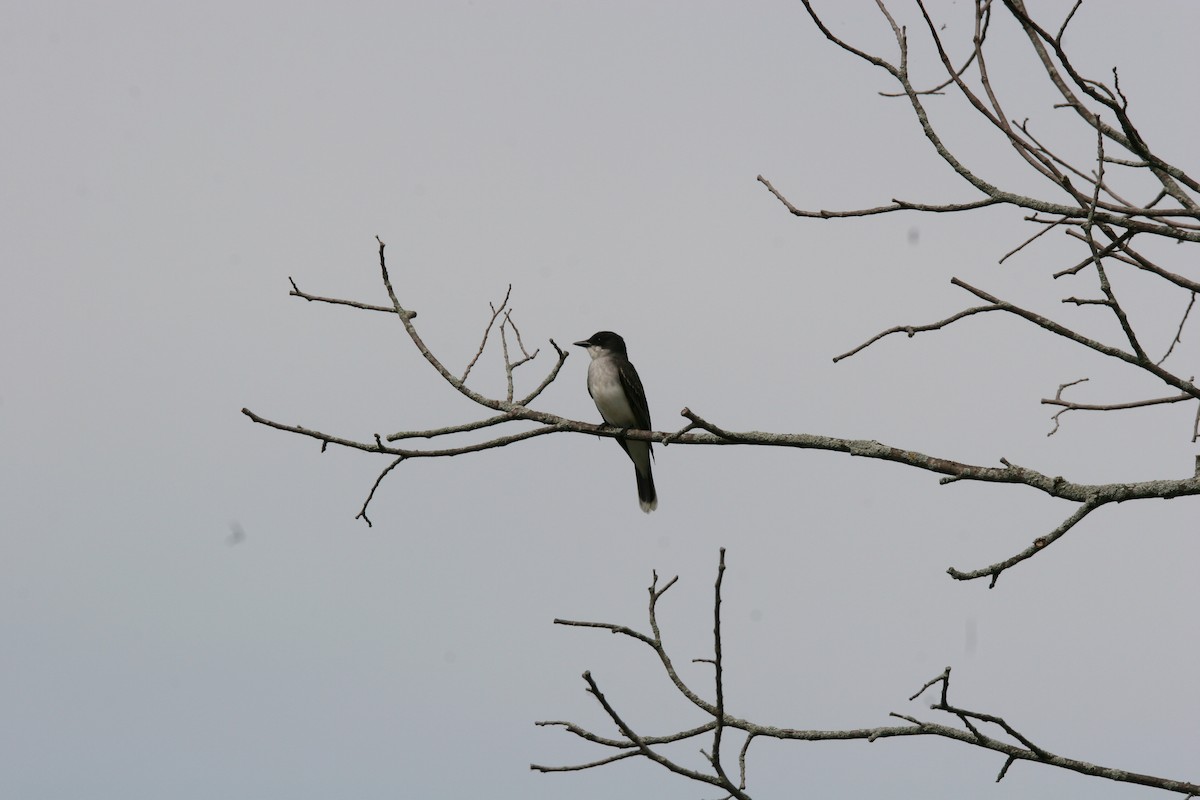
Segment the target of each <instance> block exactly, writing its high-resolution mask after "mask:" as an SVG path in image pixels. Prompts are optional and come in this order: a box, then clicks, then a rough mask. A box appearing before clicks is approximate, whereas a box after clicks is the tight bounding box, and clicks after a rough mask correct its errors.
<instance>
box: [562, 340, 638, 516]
mask: <svg viewBox="0 0 1200 800" xmlns="http://www.w3.org/2000/svg"><path fill="white" fill-rule="evenodd" d="M575 344H576V346H578V347H584V348H587V351H588V355H590V356H591V357H592V362H591V363H590V364H588V374H587V387H588V394H590V395H591V396H592V400H594V401H595V403H596V408H597V409H598V410H599V411H600V416H601V417H603V418H604V421H605V422H607V423H608V424H609V425H612V426H614V427H617V428H626V429H632V430H638V431H648V430H651V427H650V406H649V405H648V404H647V403H646V390H645V389H643V388H642V379H641V378H639V377H638V374H637V370H636V369H634V368H633V364H631V363H630V362H629V355H628V353H627V352H626V351H625V340H624V339H622V338H621V337H620V336H618V335H617V334H615V333H613V332H612V331H600V332H599V333H595V334H592V338H590V339H584V340H583V341H582V342H575ZM617 444H619V445H621V449H622V450H624V451H625V453H626V455H628V456H629V459H630V460H631V461H633V467H634V472H635V474H636V475H637V487H638V503H639V504H640V505H641V507H642V511H645V512H646V513H647V514H649V513H650V512H651V511H653V510H654V509H656V508H658V495H657V494H656V493H655V491H654V474H653V472H652V471H651V469H650V459H651V457H652V455H653V453H652V451H651V444H650V442H644V441H635V440H631V439H624V438H621V439H617Z"/></svg>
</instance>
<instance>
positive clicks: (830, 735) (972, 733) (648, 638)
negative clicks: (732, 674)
mask: <svg viewBox="0 0 1200 800" xmlns="http://www.w3.org/2000/svg"><path fill="white" fill-rule="evenodd" d="M724 575H725V550H724V548H722V549H721V554H720V559H719V564H718V567H717V581H716V586H715V590H714V600H713V618H714V627H713V657H712V658H711V659H709V658H698V659H694V660H695V661H701V662H704V663H709V664H712V665H713V667H714V672H715V679H714V680H715V687H714V695H713V696H714V698H715V701H714V702H710V701H708V700H706V699H705V698H704V696H703V695H702V694H701V693H700V692H697V691H695V690H694V689H692V688H691V687H690V686H688V685H687V684H686V683H685V682H684V681H683V680H682V679H681V678H680V677H679V673H678V671H677V670H676V669H675V666H674V663H673V662H672V660H671V656H670V655H669V654H668V652H667V648H666V647H665V646H664V645H663V637H662V631H661V630H660V628H659V623H658V616H657V609H658V602H659V600H660V599H661V598H662V596H663V595H664V594H665V593H666V592H667V590H668V589H670V588H671V587H672V586H674V585H675V582H676V581H677V580H678V577H675V578H672V579H671V580H669V581H667V582H666V584H665V585H663V586H662V588H659V587H658V574H657V573H655V574H654V575H653V580H652V581H651V584H650V607H649V612H648V616H649V624H650V633H649V634H646V633H642V632H640V631H637V630H634V629H633V628H629V627H627V626H625V625H617V624H614V623H609V622H584V621H579V620H569V619H556V620H554V623H555V624H556V625H566V626H569V627H575V628H599V629H601V630H607V631H610V632H612V633H615V634H620V635H621V636H624V637H627V638H629V639H633V640H635V641H637V642H640V643H642V644H644V645H646V646H647V647H649V648H650V649H651V650H652V651H653V653H654V655H655V656H656V657H657V658H658V661H659V663H660V664H661V665H662V667H663V670H664V671H665V672H666V675H667V678H668V679H669V680H670V681H671V683H672V685H673V686H674V687H675V689H676V691H677V692H678V693H679V695H681V696H682V697H683V698H684V699H685V700H686V701H687V703H688V704H690V705H691V706H693V707H695V708H697V709H699V710H700V711H701V713H703V714H704V715H706V716H707V717H709V718H710V719H709V720H708V721H707V722H705V723H704V724H702V725H697V726H695V727H692V728H687V729H685V730H680V731H677V732H675V733H669V734H662V735H655V736H646V735H643V734H640V733H638V732H637V731H636V730H634V729H633V727H632V726H631V725H630V724H629V723H628V722H627V721H626V720H625V718H624V717H623V716H622V715H621V713H620V711H618V710H617V708H616V704H615V703H614V702H613V700H612V699H611V698H609V697H607V696H605V695H604V693H603V692H601V690H600V687H599V684H598V682H597V681H596V678H595V677H594V676H593V675H592V673H591V672H585V673H583V680H584V682H585V683H586V684H587V691H588V693H589V694H591V695H592V696H593V697H595V698H596V701H597V702H598V703H599V704H600V707H601V708H602V709H603V710H604V714H605V716H606V717H607V718H608V720H609V721H610V722H611V723H612V724H613V725H615V726H616V728H617V730H618V731H619V735H618V736H616V737H613V736H602V735H600V734H597V733H594V732H592V731H590V730H588V729H587V728H585V727H583V726H581V725H579V724H577V723H574V722H567V721H564V720H544V721H541V722H537V723H535V724H536V725H539V726H549V727H558V728H562V729H563V730H565V731H567V732H568V733H571V734H573V735H575V736H578V737H579V738H581V739H583V740H585V741H588V742H591V743H593V744H597V745H600V746H601V747H605V748H608V749H609V750H613V751H615V752H614V753H613V754H612V755H609V756H606V757H604V758H600V759H597V760H594V761H588V762H585V763H580V764H570V765H565V766H549V765H545V764H531V765H530V769H533V770H536V771H538V772H578V771H581V770H588V769H594V768H596V767H601V766H605V765H607V764H612V763H615V762H617V761H622V760H625V759H627V758H637V757H641V758H646V759H647V760H649V761H653V762H654V763H656V764H658V765H660V766H662V767H663V768H665V769H667V770H669V771H671V772H673V773H675V774H677V775H682V776H683V777H686V778H689V779H691V780H693V781H696V782H698V783H705V784H709V785H712V786H716V787H718V788H720V789H722V790H723V791H725V792H726V793H727V794H726V796H727V797H731V798H738V799H739V800H748V798H749V797H750V795H748V794H747V793H746V785H747V782H746V756H747V753H748V752H749V750H750V744H751V742H753V741H754V740H755V739H756V738H764V739H784V740H794V741H806V742H822V741H833V740H850V739H862V740H865V741H868V742H875V741H878V740H880V739H890V738H894V737H897V736H936V737H941V738H944V739H953V740H954V741H958V742H962V743H963V744H967V745H971V746H973V747H979V748H982V749H984V750H992V751H994V752H997V753H1000V754H1001V755H1003V756H1005V760H1004V764H1003V765H1002V766H1001V767H1000V771H999V774H998V775H997V776H996V780H997V781H1000V780H1002V779H1003V778H1004V776H1005V775H1007V774H1008V770H1009V768H1010V767H1011V766H1012V765H1013V764H1014V763H1016V762H1017V761H1029V762H1034V763H1038V764H1045V765H1047V766H1050V767H1057V768H1059V769H1065V770H1070V771H1072V772H1078V773H1080V774H1081V775H1090V776H1093V777H1097V778H1107V779H1108V780H1112V781H1117V782H1119V783H1131V784H1137V785H1141V786H1150V787H1154V788H1157V789H1166V790H1167V791H1170V792H1180V793H1186V794H1189V795H1194V794H1200V784H1196V783H1190V782H1188V781H1180V780H1173V779H1170V778H1162V777H1157V776H1154V775H1144V774H1141V773H1137V772H1130V771H1128V770H1123V769H1116V768H1113V767H1104V766H1100V765H1097V764H1092V763H1089V762H1087V761H1080V760H1079V759H1074V758H1067V757H1066V756H1060V755H1056V754H1055V753H1052V752H1050V751H1049V750H1047V749H1046V748H1045V747H1042V746H1040V745H1037V744H1034V743H1033V741H1032V740H1031V739H1030V738H1029V737H1028V736H1027V735H1025V734H1023V733H1021V732H1020V731H1018V730H1017V729H1016V728H1015V727H1014V726H1012V725H1010V724H1009V723H1008V722H1007V721H1006V720H1005V719H1004V718H1003V717H999V716H996V715H995V714H988V713H984V712H981V711H971V710H969V709H966V708H962V707H961V706H958V705H955V704H953V703H951V702H950V699H949V696H950V667H946V669H945V670H944V671H943V672H942V673H941V674H940V675H937V676H936V677H934V678H932V679H931V680H929V681H928V682H927V683H926V684H925V685H924V686H922V687H921V688H920V689H919V690H917V692H916V693H915V694H913V695H912V696H911V697H909V698H908V699H909V701H910V702H911V701H913V700H916V699H917V698H918V697H920V696H921V695H922V694H924V693H925V691H927V690H928V689H930V688H931V687H934V686H938V685H940V686H941V691H940V694H939V697H938V699H937V701H936V702H934V703H932V704H931V705H930V709H932V710H934V711H942V712H945V713H947V714H950V715H952V716H954V717H957V718H958V721H959V722H960V723H962V726H963V727H961V728H958V727H954V726H953V725H945V724H942V723H938V722H929V721H927V720H922V719H919V718H917V717H916V716H913V715H911V714H899V713H891V714H889V716H891V717H895V718H896V719H900V720H904V722H906V723H908V724H906V725H898V726H897V725H884V726H877V727H871V728H853V729H844V730H804V729H797V728H779V727H775V726H771V725H762V724H759V723H756V722H752V721H750V720H746V719H742V718H740V717H737V716H735V715H733V714H730V713H729V712H728V708H727V705H726V700H725V697H726V694H725V672H724V666H723V663H722V653H721V590H722V581H723V578H724ZM985 726H995V727H996V728H999V730H1000V731H1001V732H1002V733H1003V734H1004V737H999V736H997V735H996V734H992V733H989V732H987V730H986V729H985ZM734 732H735V733H736V734H738V735H741V736H742V737H743V738H742V742H741V747H740V748H739V750H738V781H737V783H734V782H733V780H732V778H731V777H730V776H729V774H728V772H727V771H726V769H725V768H724V766H723V765H722V762H721V758H720V752H721V751H720V748H721V742H722V739H723V737H724V736H725V735H726V734H727V733H734ZM705 734H711V735H712V746H711V750H709V751H707V752H706V751H704V750H701V751H700V752H701V754H702V755H703V756H704V757H705V760H706V761H707V762H708V764H709V766H710V768H711V771H709V772H701V771H699V770H694V769H691V768H689V767H686V766H683V765H682V764H680V763H679V762H678V761H677V760H675V759H673V758H671V757H669V756H667V755H665V754H664V752H663V751H662V749H661V748H662V745H669V744H674V743H677V742H682V741H686V740H689V739H693V738H695V737H697V736H703V735H705ZM1005 737H1006V738H1005Z"/></svg>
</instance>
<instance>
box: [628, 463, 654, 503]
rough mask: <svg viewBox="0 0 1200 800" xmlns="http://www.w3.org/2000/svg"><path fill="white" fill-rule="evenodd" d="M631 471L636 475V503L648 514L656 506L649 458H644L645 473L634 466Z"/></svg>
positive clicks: (652, 473)
mask: <svg viewBox="0 0 1200 800" xmlns="http://www.w3.org/2000/svg"><path fill="white" fill-rule="evenodd" d="M633 471H634V474H636V475H637V485H638V504H639V505H641V507H642V511H645V512H646V513H647V514H649V513H650V512H651V511H653V510H654V509H656V508H658V494H657V493H656V492H655V491H654V472H653V471H652V470H651V469H650V459H646V472H645V474H642V471H641V470H640V469H638V468H637V467H636V466H635V467H634V468H633Z"/></svg>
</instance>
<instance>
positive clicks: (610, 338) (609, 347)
mask: <svg viewBox="0 0 1200 800" xmlns="http://www.w3.org/2000/svg"><path fill="white" fill-rule="evenodd" d="M575 346H576V347H586V348H587V351H588V353H590V354H591V356H592V357H593V358H595V357H596V356H597V355H599V354H601V353H604V352H608V353H615V354H617V355H621V356H625V355H627V353H626V352H625V340H624V339H622V338H621V337H620V336H618V335H617V334H615V333H613V332H612V331H599V332H598V333H593V334H592V337H591V338H590V339H584V340H583V341H582V342H575Z"/></svg>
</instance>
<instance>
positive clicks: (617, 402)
mask: <svg viewBox="0 0 1200 800" xmlns="http://www.w3.org/2000/svg"><path fill="white" fill-rule="evenodd" d="M588 391H589V392H591V394H592V399H593V400H595V401H596V408H598V409H599V410H600V416H602V417H604V421H605V422H607V423H608V424H609V425H616V426H617V427H619V428H636V427H637V417H635V416H634V414H633V409H632V408H631V407H630V405H629V398H627V397H626V396H625V388H624V387H623V386H622V385H621V374H620V372H618V371H617V367H616V365H615V364H613V362H612V359H610V358H607V357H604V356H602V357H600V358H597V359H594V360H593V361H592V363H591V364H589V365H588Z"/></svg>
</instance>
